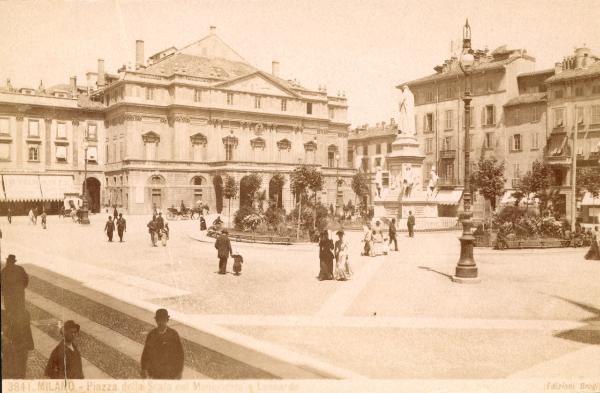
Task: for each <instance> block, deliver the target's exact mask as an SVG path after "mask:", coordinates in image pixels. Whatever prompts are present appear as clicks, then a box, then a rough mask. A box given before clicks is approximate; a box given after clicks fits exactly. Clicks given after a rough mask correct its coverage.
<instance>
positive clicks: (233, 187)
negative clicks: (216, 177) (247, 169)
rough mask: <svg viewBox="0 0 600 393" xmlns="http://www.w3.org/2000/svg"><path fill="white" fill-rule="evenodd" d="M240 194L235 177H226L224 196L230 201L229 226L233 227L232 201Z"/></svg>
mask: <svg viewBox="0 0 600 393" xmlns="http://www.w3.org/2000/svg"><path fill="white" fill-rule="evenodd" d="M237 192H238V185H237V183H236V182H235V179H234V178H233V176H229V175H225V185H224V186H223V196H224V197H225V198H227V200H228V201H229V206H228V213H227V216H228V226H230V225H231V199H232V198H235V197H236V195H237Z"/></svg>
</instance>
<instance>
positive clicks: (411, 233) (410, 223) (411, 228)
mask: <svg viewBox="0 0 600 393" xmlns="http://www.w3.org/2000/svg"><path fill="white" fill-rule="evenodd" d="M406 226H407V227H408V237H415V216H413V214H412V211H409V212H408V219H407V220H406Z"/></svg>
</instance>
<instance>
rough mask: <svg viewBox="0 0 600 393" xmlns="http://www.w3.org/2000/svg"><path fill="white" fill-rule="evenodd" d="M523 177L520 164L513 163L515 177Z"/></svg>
mask: <svg viewBox="0 0 600 393" xmlns="http://www.w3.org/2000/svg"><path fill="white" fill-rule="evenodd" d="M520 177H521V168H520V166H519V164H513V179H518V178H520Z"/></svg>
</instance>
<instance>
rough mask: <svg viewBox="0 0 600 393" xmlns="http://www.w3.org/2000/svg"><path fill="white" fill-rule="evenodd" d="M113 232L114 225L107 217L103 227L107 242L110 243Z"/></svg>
mask: <svg viewBox="0 0 600 393" xmlns="http://www.w3.org/2000/svg"><path fill="white" fill-rule="evenodd" d="M114 231H115V223H114V222H113V219H112V217H111V216H108V221H106V225H105V226H104V232H106V235H107V236H108V241H109V242H112V238H113V232H114Z"/></svg>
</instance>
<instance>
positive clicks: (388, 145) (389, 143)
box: [387, 142, 392, 153]
mask: <svg viewBox="0 0 600 393" xmlns="http://www.w3.org/2000/svg"><path fill="white" fill-rule="evenodd" d="M387 152H388V153H391V152H392V143H391V142H388V144H387Z"/></svg>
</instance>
